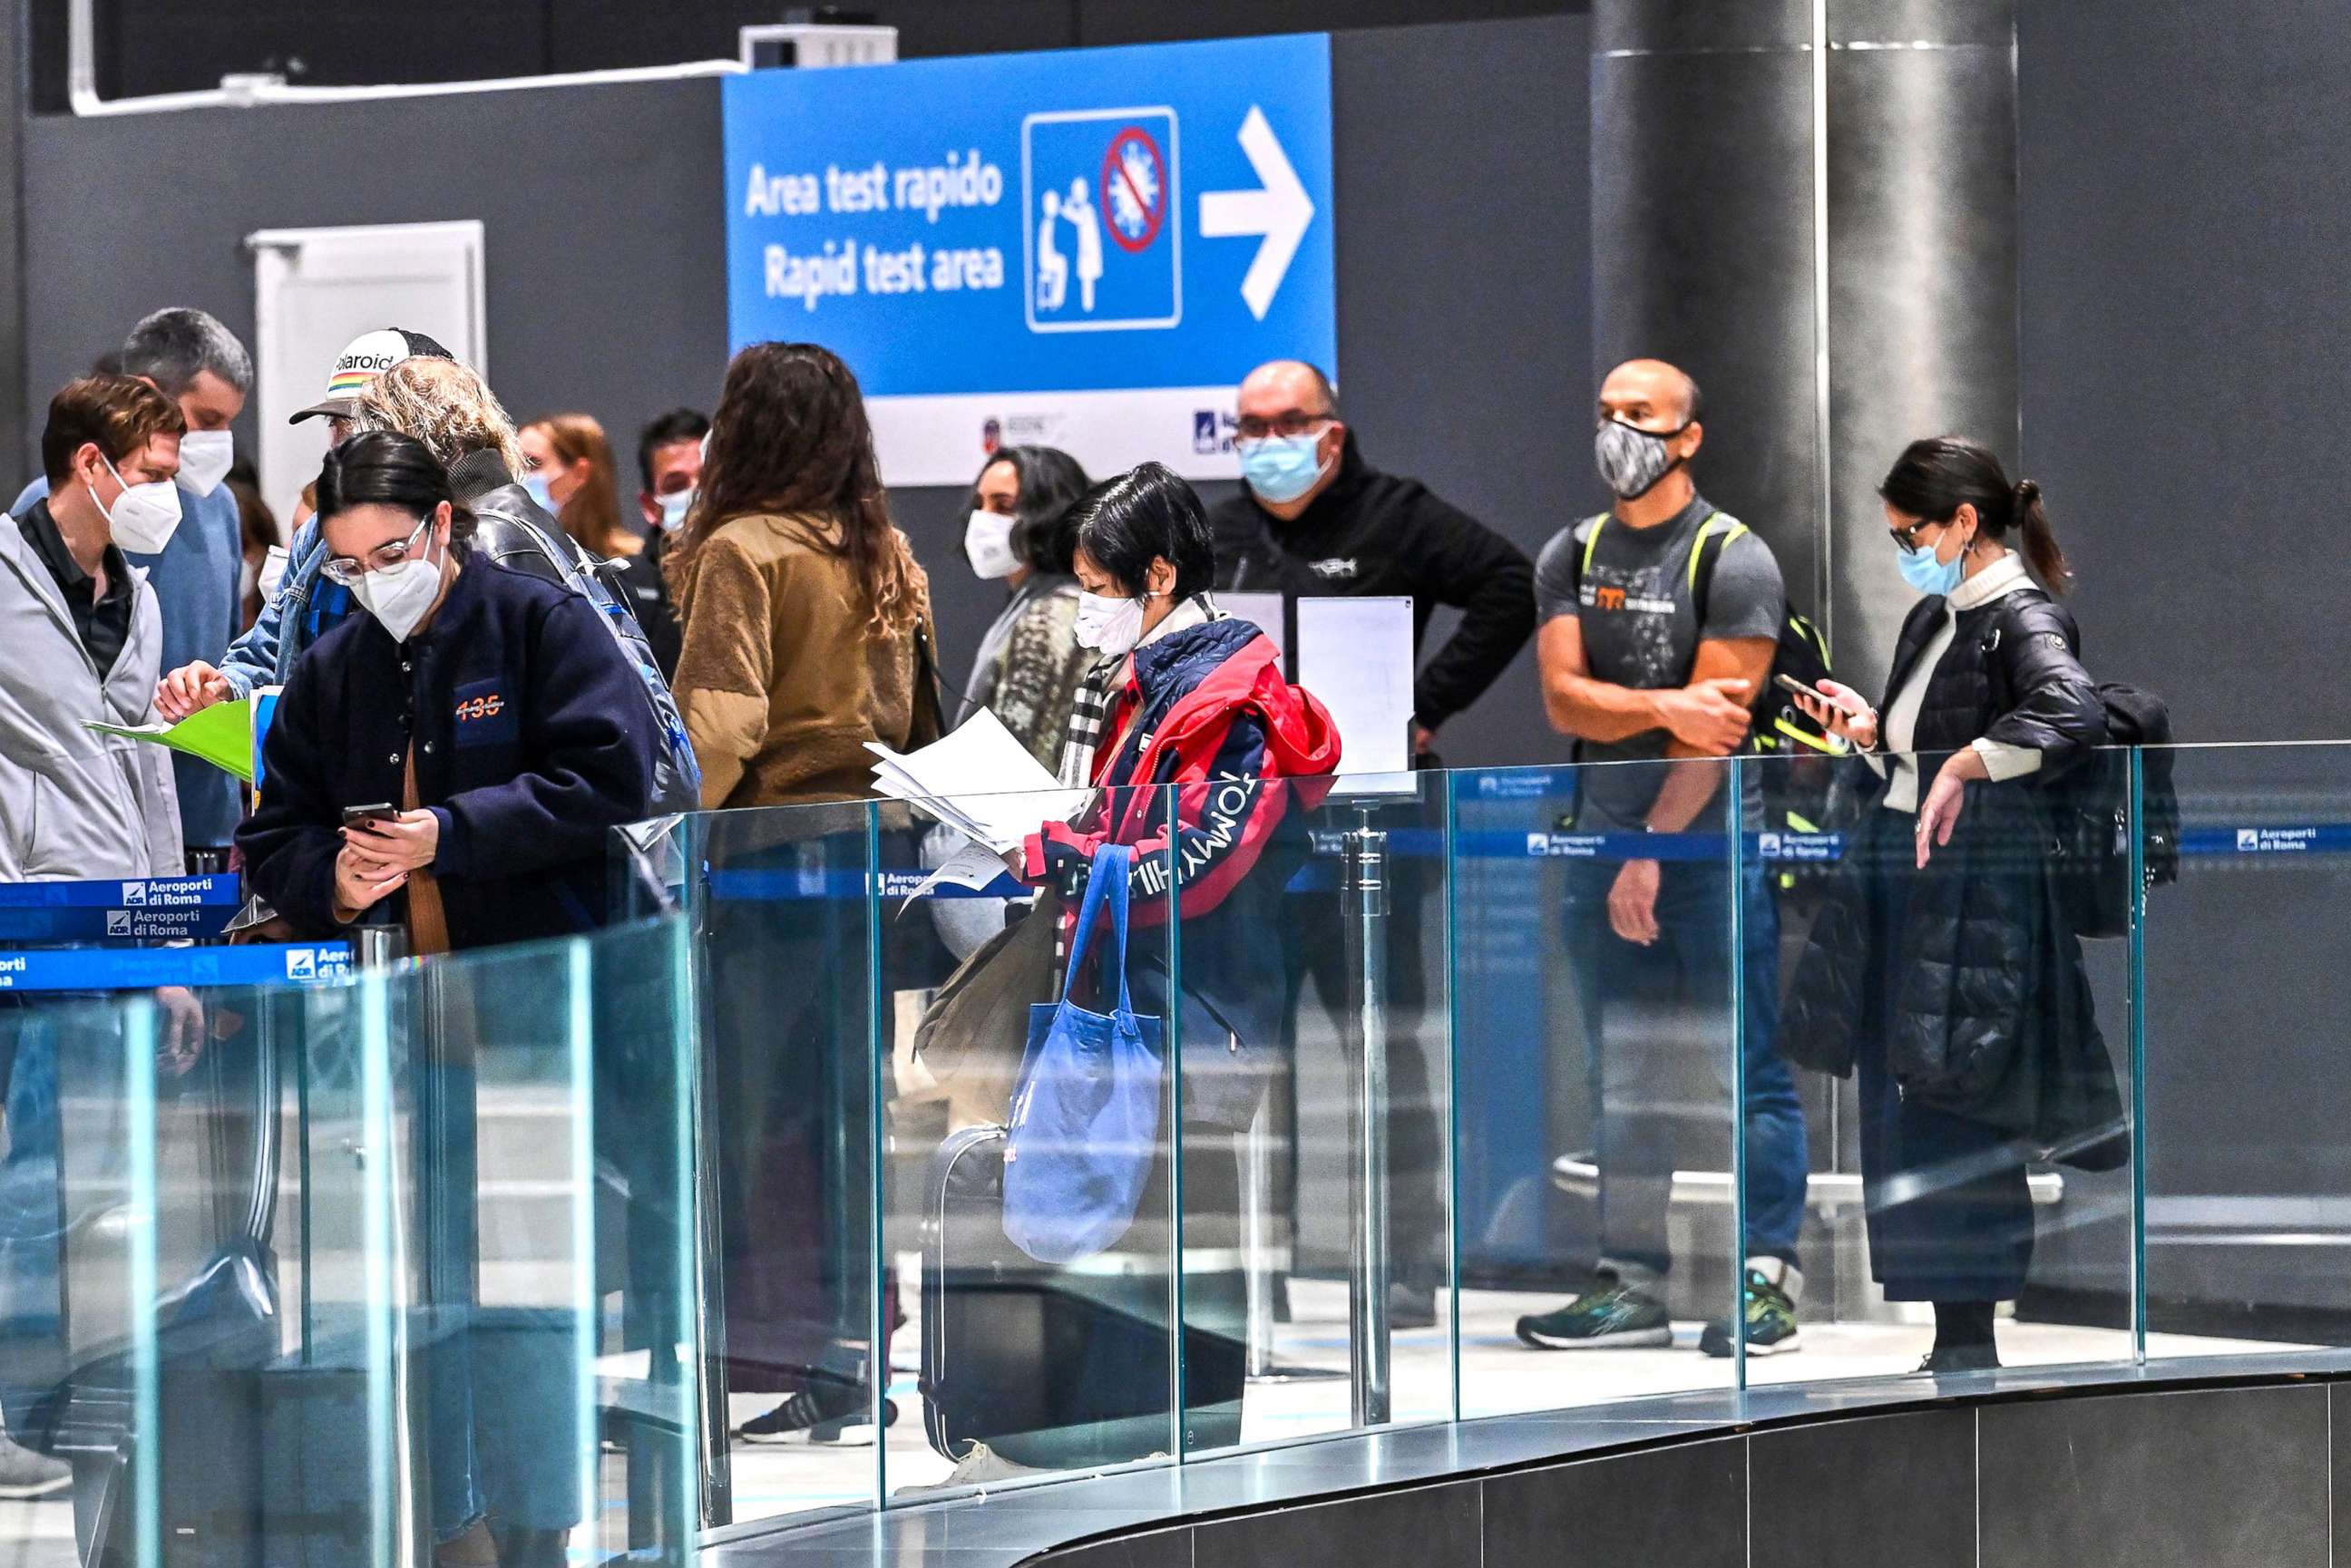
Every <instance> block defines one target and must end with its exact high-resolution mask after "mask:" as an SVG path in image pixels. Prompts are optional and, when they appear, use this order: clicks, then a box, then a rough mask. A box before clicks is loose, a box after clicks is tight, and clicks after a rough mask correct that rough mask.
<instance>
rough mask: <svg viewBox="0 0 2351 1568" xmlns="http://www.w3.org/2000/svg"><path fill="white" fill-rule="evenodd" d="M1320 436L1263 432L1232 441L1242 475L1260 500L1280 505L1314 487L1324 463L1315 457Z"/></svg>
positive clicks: (1320, 442) (1320, 441)
mask: <svg viewBox="0 0 2351 1568" xmlns="http://www.w3.org/2000/svg"><path fill="white" fill-rule="evenodd" d="M1320 444H1322V437H1321V436H1320V435H1311V434H1310V435H1264V436H1259V437H1257V438H1256V439H1254V440H1249V439H1243V440H1240V441H1236V442H1235V443H1233V447H1234V450H1236V451H1238V453H1239V454H1240V455H1241V477H1242V478H1244V479H1246V480H1248V481H1249V488H1250V489H1252V490H1254V491H1256V492H1257V494H1258V497H1259V499H1260V500H1267V501H1271V502H1272V503H1273V504H1274V505H1275V506H1277V507H1279V506H1283V505H1286V504H1288V503H1289V502H1291V501H1295V500H1296V499H1298V497H1301V496H1303V495H1304V494H1306V492H1307V491H1309V490H1311V489H1312V488H1314V486H1315V485H1316V483H1317V482H1318V481H1320V480H1321V479H1322V473H1323V469H1324V468H1325V466H1326V465H1324V464H1322V463H1319V462H1317V461H1316V460H1315V457H1314V449H1315V447H1317V446H1319V445H1320Z"/></svg>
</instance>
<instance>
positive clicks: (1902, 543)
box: [1886, 521, 1951, 551]
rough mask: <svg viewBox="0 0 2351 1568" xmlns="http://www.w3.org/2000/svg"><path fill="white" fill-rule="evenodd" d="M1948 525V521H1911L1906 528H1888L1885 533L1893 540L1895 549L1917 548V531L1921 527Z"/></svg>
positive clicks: (1947, 526)
mask: <svg viewBox="0 0 2351 1568" xmlns="http://www.w3.org/2000/svg"><path fill="white" fill-rule="evenodd" d="M1950 526H1951V525H1950V524H1949V522H1948V521H1946V522H1940V523H1938V522H1931V521H1921V522H1916V523H1913V524H1911V525H1910V526H1909V527H1908V528H1888V529H1886V537H1887V538H1891V539H1892V540H1893V541H1894V548H1895V549H1898V550H1904V551H1908V550H1915V549H1917V548H1918V531H1919V530H1920V529H1921V528H1949V527H1950Z"/></svg>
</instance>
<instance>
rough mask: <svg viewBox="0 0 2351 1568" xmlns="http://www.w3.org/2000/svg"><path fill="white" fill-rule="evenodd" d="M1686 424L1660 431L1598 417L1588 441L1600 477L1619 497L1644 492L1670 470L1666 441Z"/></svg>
mask: <svg viewBox="0 0 2351 1568" xmlns="http://www.w3.org/2000/svg"><path fill="white" fill-rule="evenodd" d="M1688 428H1689V426H1688V425H1687V424H1685V425H1683V426H1682V428H1681V430H1668V431H1665V432H1662V433H1660V432H1658V431H1654V430H1643V429H1640V428H1639V427H1637V426H1635V425H1630V424H1626V423H1625V422H1624V421H1622V420H1618V419H1604V420H1602V421H1601V422H1600V431H1599V434H1596V435H1595V436H1593V442H1592V447H1593V456H1594V457H1595V458H1597V459H1598V460H1599V464H1600V477H1601V479H1602V481H1603V482H1604V483H1605V484H1606V485H1607V486H1608V487H1609V488H1610V489H1611V490H1613V491H1614V492H1615V493H1616V495H1617V497H1619V498H1620V499H1623V500H1626V501H1631V500H1635V499H1638V498H1639V497H1643V496H1646V495H1647V494H1648V493H1649V492H1650V491H1651V490H1654V489H1656V486H1657V481H1658V480H1660V479H1662V478H1664V477H1665V476H1667V474H1670V473H1672V472H1673V468H1674V463H1675V459H1674V458H1673V457H1671V456H1670V455H1667V452H1666V443H1667V442H1668V441H1671V440H1672V439H1673V438H1674V437H1675V436H1677V435H1679V434H1681V433H1682V430H1687V429H1688Z"/></svg>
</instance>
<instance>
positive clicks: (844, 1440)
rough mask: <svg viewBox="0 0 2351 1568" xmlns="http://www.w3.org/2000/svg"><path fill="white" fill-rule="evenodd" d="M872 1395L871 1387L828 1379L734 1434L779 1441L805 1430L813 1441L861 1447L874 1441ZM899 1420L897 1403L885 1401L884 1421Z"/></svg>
mask: <svg viewBox="0 0 2351 1568" xmlns="http://www.w3.org/2000/svg"><path fill="white" fill-rule="evenodd" d="M871 1402H872V1390H871V1389H868V1388H861V1387H859V1386H857V1385H854V1384H842V1383H834V1382H832V1381H831V1380H830V1379H827V1380H825V1381H822V1382H820V1383H817V1384H815V1385H812V1386H810V1387H808V1388H804V1389H802V1390H801V1391H800V1392H799V1393H798V1394H795V1395H793V1396H791V1397H790V1398H789V1399H787V1400H785V1401H784V1402H783V1403H782V1404H781V1405H778V1406H776V1407H775V1408H774V1409H773V1410H770V1411H768V1413H767V1414H766V1415H765V1416H754V1417H753V1418H752V1419H750V1420H748V1421H746V1422H744V1423H743V1424H742V1425H741V1426H740V1427H737V1428H736V1429H735V1437H736V1438H737V1440H738V1441H740V1442H745V1443H780V1442H783V1441H785V1440H786V1439H788V1438H789V1437H791V1436H792V1435H793V1434H795V1433H798V1432H805V1433H807V1434H808V1440H809V1441H810V1443H815V1444H831V1445H836V1446H839V1447H842V1448H862V1447H864V1446H865V1445H867V1444H870V1443H871V1442H872V1441H873V1416H872V1409H871V1408H870V1406H871ZM897 1421H898V1406H897V1403H896V1402H895V1401H894V1400H890V1399H884V1400H883V1401H882V1425H883V1426H884V1427H892V1426H895V1425H896V1424H897Z"/></svg>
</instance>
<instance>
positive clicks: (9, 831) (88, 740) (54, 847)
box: [0, 523, 186, 882]
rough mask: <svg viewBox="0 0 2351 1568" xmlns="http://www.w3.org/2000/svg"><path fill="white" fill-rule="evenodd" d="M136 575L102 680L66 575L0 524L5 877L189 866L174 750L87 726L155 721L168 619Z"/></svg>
mask: <svg viewBox="0 0 2351 1568" xmlns="http://www.w3.org/2000/svg"><path fill="white" fill-rule="evenodd" d="M131 583H132V591H131V593H132V596H131V634H130V637H129V638H128V639H127V640H126V641H125V642H124V643H123V645H122V652H121V653H120V656H118V657H117V658H116V659H115V661H114V668H113V669H112V670H110V671H109V672H108V673H107V674H106V675H105V677H104V679H103V680H101V679H100V678H99V673H98V665H97V664H95V663H94V662H92V660H91V659H90V656H89V653H88V652H87V651H85V650H84V649H83V647H82V645H81V640H80V639H79V638H78V636H77V635H76V634H75V632H74V623H73V617H72V614H71V612H68V610H67V608H66V601H65V596H64V595H63V594H62V593H60V592H59V591H58V590H57V580H56V579H54V578H52V577H51V576H50V575H49V570H48V568H47V566H45V565H44V564H43V563H42V561H41V558H40V557H39V556H38V555H37V554H36V553H35V552H34V550H33V549H32V547H31V546H30V545H28V544H27V543H26V540H25V536H24V534H23V532H22V531H21V530H19V529H18V528H16V526H15V525H14V524H13V523H6V524H0V649H5V650H6V652H5V654H0V882H40V881H52V880H57V879H74V878H97V877H132V876H178V875H181V874H182V873H183V872H184V871H185V869H186V866H185V862H184V859H183V854H182V852H181V847H180V803H179V796H178V792H177V791H176V790H175V789H173V788H172V753H171V752H170V751H169V750H167V749H166V748H164V747H161V746H157V745H154V744H152V743H151V742H148V741H142V740H127V739H124V738H122V737H117V736H103V735H98V734H95V733H93V732H91V731H89V730H87V729H84V728H83V727H82V723H83V721H84V720H86V719H98V720H100V721H103V722H105V723H109V724H126V725H128V724H144V723H147V722H149V721H150V720H152V718H153V717H154V716H155V715H154V706H155V681H156V678H157V676H158V675H159V674H162V659H163V620H162V613H161V612H159V611H158V610H157V609H156V607H155V592H154V590H153V589H152V588H150V587H148V585H147V573H146V572H145V571H143V570H141V569H140V568H137V567H132V568H131Z"/></svg>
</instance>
